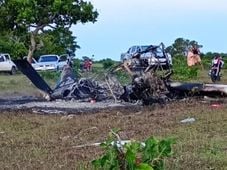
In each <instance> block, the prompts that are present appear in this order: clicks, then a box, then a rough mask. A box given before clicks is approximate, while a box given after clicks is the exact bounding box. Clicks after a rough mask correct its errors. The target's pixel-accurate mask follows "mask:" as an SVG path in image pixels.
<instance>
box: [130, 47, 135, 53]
mask: <svg viewBox="0 0 227 170" xmlns="http://www.w3.org/2000/svg"><path fill="white" fill-rule="evenodd" d="M135 52H136V47H135V46H133V47H132V48H131V52H130V53H131V54H134V53H135Z"/></svg>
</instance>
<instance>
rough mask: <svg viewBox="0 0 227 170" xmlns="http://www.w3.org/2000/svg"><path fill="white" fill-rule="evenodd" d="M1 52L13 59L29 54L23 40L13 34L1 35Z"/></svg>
mask: <svg viewBox="0 0 227 170" xmlns="http://www.w3.org/2000/svg"><path fill="white" fill-rule="evenodd" d="M0 52H3V53H9V54H10V55H11V57H12V59H18V58H21V57H23V56H25V54H26V53H27V48H26V46H25V44H24V43H23V39H21V38H19V37H18V36H16V35H13V34H12V33H7V32H5V34H4V35H1V34H0Z"/></svg>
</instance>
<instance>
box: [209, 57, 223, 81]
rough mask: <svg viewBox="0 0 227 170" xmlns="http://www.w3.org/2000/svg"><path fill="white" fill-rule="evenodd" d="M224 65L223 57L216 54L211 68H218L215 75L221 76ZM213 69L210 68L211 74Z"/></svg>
mask: <svg viewBox="0 0 227 170" xmlns="http://www.w3.org/2000/svg"><path fill="white" fill-rule="evenodd" d="M223 65H224V61H223V60H222V57H221V56H220V55H219V54H217V55H215V57H214V59H213V60H212V64H211V70H214V69H215V70H216V72H215V73H216V74H215V76H217V77H219V76H220V72H221V69H222V67H223ZM211 70H210V74H211Z"/></svg>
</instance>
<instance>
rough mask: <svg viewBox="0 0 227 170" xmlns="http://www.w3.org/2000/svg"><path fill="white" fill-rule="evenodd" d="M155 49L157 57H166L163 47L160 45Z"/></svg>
mask: <svg viewBox="0 0 227 170" xmlns="http://www.w3.org/2000/svg"><path fill="white" fill-rule="evenodd" d="M155 51H156V56H157V57H160V58H164V57H165V56H164V54H163V51H162V49H161V48H160V47H158V48H156V50H155Z"/></svg>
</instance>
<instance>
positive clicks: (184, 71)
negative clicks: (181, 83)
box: [173, 56, 199, 80]
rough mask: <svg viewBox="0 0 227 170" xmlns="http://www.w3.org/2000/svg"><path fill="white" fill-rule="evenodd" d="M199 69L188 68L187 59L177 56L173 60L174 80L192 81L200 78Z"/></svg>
mask: <svg viewBox="0 0 227 170" xmlns="http://www.w3.org/2000/svg"><path fill="white" fill-rule="evenodd" d="M198 70H199V69H198V67H196V66H195V67H188V66H187V61H186V57H184V56H176V57H174V59H173V72H174V74H173V78H174V79H175V80H191V79H195V78H197V76H198Z"/></svg>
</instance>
